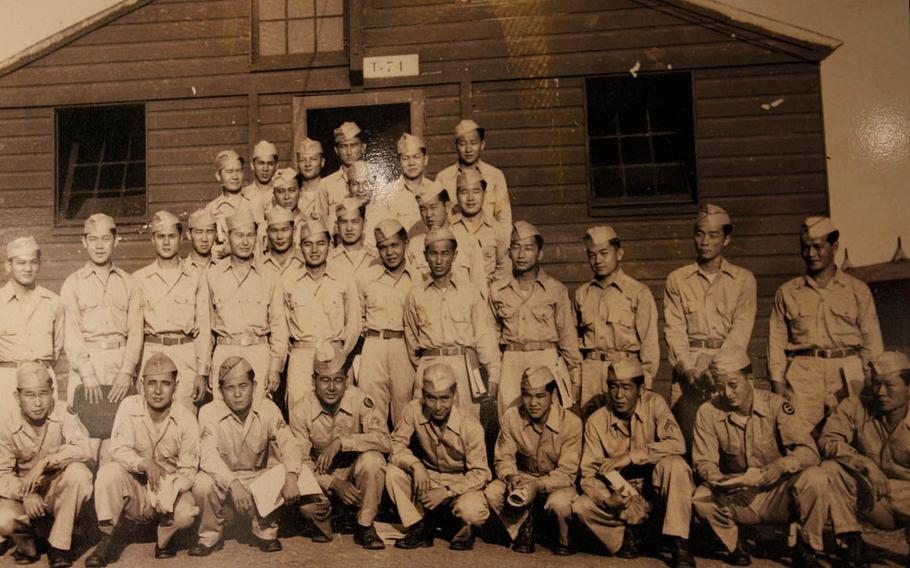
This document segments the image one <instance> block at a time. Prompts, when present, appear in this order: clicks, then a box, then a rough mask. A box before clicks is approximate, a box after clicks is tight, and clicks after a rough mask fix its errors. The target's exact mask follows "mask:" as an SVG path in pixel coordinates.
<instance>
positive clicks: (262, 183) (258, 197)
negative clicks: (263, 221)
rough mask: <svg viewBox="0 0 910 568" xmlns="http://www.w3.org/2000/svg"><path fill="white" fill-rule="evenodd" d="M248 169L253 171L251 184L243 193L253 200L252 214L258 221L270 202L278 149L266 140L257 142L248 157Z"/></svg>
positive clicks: (276, 168) (276, 167)
mask: <svg viewBox="0 0 910 568" xmlns="http://www.w3.org/2000/svg"><path fill="white" fill-rule="evenodd" d="M250 169H251V170H253V183H251V184H249V185H248V186H246V187H244V188H243V193H244V194H246V195H248V196H249V197H250V198H251V199H252V200H253V202H254V211H253V212H254V214H256V217H257V219H258V218H259V217H260V215H261V214H262V213H264V211H265V210H266V209H268V206H269V204H270V203H271V202H272V180H273V178H274V177H275V172H276V171H277V170H278V148H276V147H275V145H274V144H272V143H271V142H268V141H266V140H260V141H259V142H257V143H256V145H255V146H253V155H252V156H251V157H250Z"/></svg>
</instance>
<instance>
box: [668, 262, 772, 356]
mask: <svg viewBox="0 0 910 568" xmlns="http://www.w3.org/2000/svg"><path fill="white" fill-rule="evenodd" d="M756 293H757V292H756V284H755V276H753V275H752V273H751V272H749V271H748V270H746V269H745V268H740V267H739V266H736V265H735V264H732V263H730V262H728V261H727V260H726V259H723V260H721V265H720V270H719V271H718V272H717V274H716V275H715V276H714V280H713V281H711V280H710V279H709V278H708V277H707V275H706V274H705V272H704V271H703V270H701V268H700V267H699V266H698V264H697V263H692V264H689V265H687V266H683V267H682V268H678V269H676V270H674V271H673V272H671V273H670V276H668V277H667V287H666V290H665V291H664V335H665V336H666V339H667V347H668V348H669V351H668V354H667V356H668V358H669V362H670V365H671V366H672V367H673V368H674V369H677V370H678V371H679V372H680V373H685V372H686V371H687V370H689V369H691V368H692V367H693V366H694V365H695V356H694V355H693V354H692V352H691V351H690V348H689V341H690V340H693V339H701V340H717V341H722V342H723V348H725V349H741V350H743V351H745V350H747V349H748V347H749V338H750V337H752V326H753V325H754V324H755V311H756V301H757V300H756Z"/></svg>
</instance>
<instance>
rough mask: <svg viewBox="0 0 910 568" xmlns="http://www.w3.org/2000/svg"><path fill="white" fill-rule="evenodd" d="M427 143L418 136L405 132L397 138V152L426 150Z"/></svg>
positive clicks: (405, 152) (407, 152)
mask: <svg viewBox="0 0 910 568" xmlns="http://www.w3.org/2000/svg"><path fill="white" fill-rule="evenodd" d="M426 149H427V143H426V142H424V141H423V138H421V137H420V136H414V135H413V134H408V133H407V132H405V133H404V134H402V135H401V138H399V139H398V146H397V150H398V153H399V154H413V153H414V152H417V151H419V150H424V151H426Z"/></svg>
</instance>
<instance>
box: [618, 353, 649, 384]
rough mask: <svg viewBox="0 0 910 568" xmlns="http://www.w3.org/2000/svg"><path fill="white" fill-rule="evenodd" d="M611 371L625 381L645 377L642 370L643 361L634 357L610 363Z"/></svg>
mask: <svg viewBox="0 0 910 568" xmlns="http://www.w3.org/2000/svg"><path fill="white" fill-rule="evenodd" d="M610 370H611V371H613V374H614V375H616V378H617V379H619V380H624V381H627V380H632V379H637V378H638V377H644V376H645V372H644V370H643V369H642V368H641V361H639V360H638V359H637V358H632V357H629V358H625V359H620V360H619V361H616V362H615V363H610Z"/></svg>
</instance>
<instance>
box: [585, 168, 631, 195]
mask: <svg viewBox="0 0 910 568" xmlns="http://www.w3.org/2000/svg"><path fill="white" fill-rule="evenodd" d="M592 177H593V178H594V179H593V180H592V181H593V184H592V185H593V188H592V189H593V190H594V197H601V198H603V197H622V196H623V194H624V192H623V185H622V169H621V168H597V169H595V170H593V171H592Z"/></svg>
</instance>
